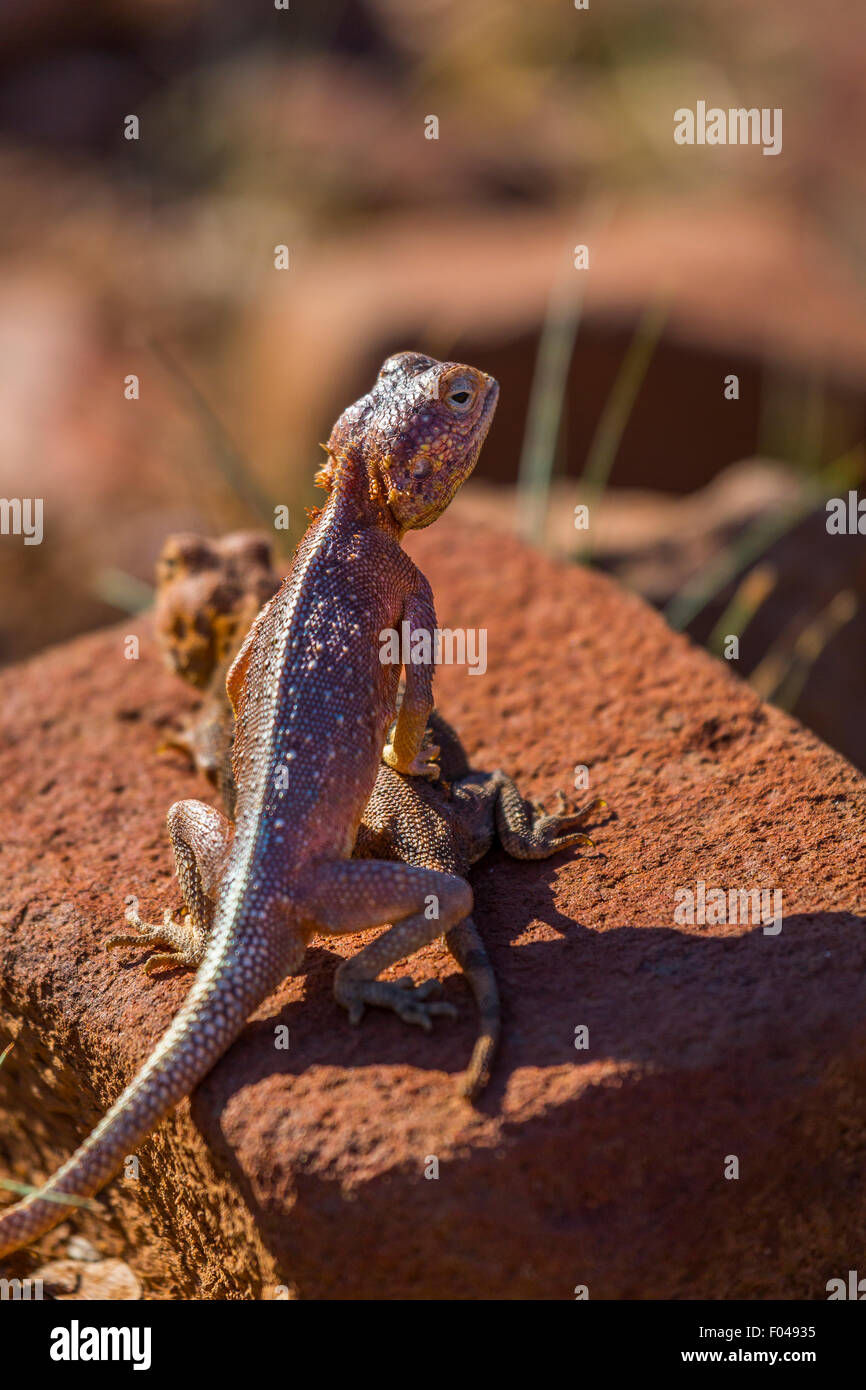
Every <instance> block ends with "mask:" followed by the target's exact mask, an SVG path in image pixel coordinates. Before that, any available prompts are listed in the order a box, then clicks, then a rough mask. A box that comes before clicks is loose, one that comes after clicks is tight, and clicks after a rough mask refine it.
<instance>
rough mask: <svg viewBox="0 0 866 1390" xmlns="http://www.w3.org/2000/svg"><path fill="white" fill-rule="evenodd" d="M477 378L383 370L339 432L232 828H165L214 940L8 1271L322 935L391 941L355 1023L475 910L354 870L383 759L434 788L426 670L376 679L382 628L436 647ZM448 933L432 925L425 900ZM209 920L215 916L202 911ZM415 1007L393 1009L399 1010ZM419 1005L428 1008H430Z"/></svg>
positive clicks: (283, 597)
mask: <svg viewBox="0 0 866 1390" xmlns="http://www.w3.org/2000/svg"><path fill="white" fill-rule="evenodd" d="M497 394H498V388H497V386H496V383H495V382H494V381H493V380H492V379H491V378H490V377H488V376H486V375H485V374H484V373H482V372H478V371H475V370H474V369H473V368H471V367H465V366H460V365H458V364H454V363H439V362H435V361H433V360H432V359H430V358H426V357H423V356H421V355H420V354H418V353H402V354H399V355H398V356H397V357H392V358H389V359H388V361H387V362H386V363H385V364H384V366H383V368H382V371H381V373H380V375H379V377H378V379H377V381H376V383H375V385H374V387H373V389H372V390H371V391H370V393H369V394H368V395H367V396H364V397H363V398H362V399H361V400H360V401H358V402H357V403H356V404H355V405H354V406H351V407H350V408H349V409H348V410H347V411H345V412H344V414H343V415H342V416H341V417H340V419H339V420H338V421H337V423H336V425H335V426H334V429H333V431H332V433H331V437H330V440H329V443H328V454H329V459H328V464H327V466H326V469H325V470H323V474H322V477H321V481H322V483H323V484H324V485H325V486H326V488H327V490H328V493H329V496H328V500H327V503H326V505H325V507H324V508H323V510H322V512H321V514H320V515H319V516H318V517H317V518H316V520H315V521H314V522H313V524H312V525H311V526H310V527H309V529H308V531H307V533H306V535H305V536H304V538H303V540H302V541H301V544H300V545H299V547H298V550H297V552H296V554H295V558H294V561H293V564H292V568H291V571H290V573H289V575H288V577H287V579H286V580H285V582H284V583H283V585H282V587H281V588H280V590H279V592H278V593H277V594H276V595H275V597H274V598H273V599H271V601H270V602H269V603H268V604H267V606H266V607H265V608H264V609H263V610H262V612H261V613H260V614H259V616H258V618H257V619H256V621H255V623H254V624H253V626H252V628H251V630H250V632H249V634H248V636H247V638H246V640H245V642H244V644H243V646H242V647H241V649H240V652H239V653H238V655H237V657H236V658H235V660H234V662H233V664H232V667H231V670H230V671H229V673H228V678H227V681H226V688H227V690H228V694H229V698H230V699H231V702H232V707H233V709H234V712H235V721H236V733H235V743H234V751H233V767H234V774H235V781H236V784H237V806H236V820H235V825H234V826H232V825H231V823H230V822H229V821H227V820H226V819H225V818H224V817H223V816H222V815H220V813H219V812H218V811H215V810H214V809H213V808H212V807H209V806H205V805H203V804H202V803H201V802H194V801H193V802H180V803H177V804H176V805H175V806H173V807H172V808H171V810H170V812H169V817H168V821H169V831H170V834H171V838H172V844H173V846H174V851H175V860H176V864H177V872H178V878H179V879H180V883H181V888H182V889H183V891H184V898H185V901H186V903H187V906H188V908H189V914H190V919H191V924H192V926H193V927H194V929H195V930H197V931H200V932H202V933H204V934H206V935H207V937H208V941H209V944H208V947H207V951H206V954H205V957H204V960H203V962H202V965H201V968H200V970H199V972H198V974H197V976H196V978H195V980H194V982H193V985H192V987H191V989H190V992H189V994H188V995H187V998H186V1000H185V1001H184V1004H183V1006H182V1008H181V1010H180V1012H179V1014H178V1015H177V1018H176V1019H175V1020H174V1023H173V1024H172V1025H171V1027H170V1028H169V1030H168V1032H167V1033H166V1034H165V1036H164V1037H163V1038H162V1039H161V1041H160V1043H159V1044H158V1045H157V1047H156V1049H155V1051H154V1052H153V1054H152V1055H151V1056H150V1058H149V1059H148V1061H147V1062H146V1063H145V1065H144V1066H143V1067H142V1069H141V1071H140V1072H139V1073H138V1075H137V1076H136V1077H135V1078H134V1080H133V1081H132V1082H131V1084H130V1085H129V1086H128V1087H127V1088H126V1090H125V1091H124V1092H123V1094H122V1095H121V1096H120V1098H119V1099H118V1100H117V1101H116V1102H115V1104H114V1106H112V1108H111V1110H110V1111H109V1112H108V1114H107V1115H106V1117H105V1119H104V1120H103V1121H102V1123H101V1124H100V1125H99V1126H98V1127H97V1129H96V1130H95V1131H94V1132H93V1134H92V1135H91V1136H90V1137H89V1138H88V1139H86V1140H85V1142H84V1143H83V1144H82V1145H81V1146H80V1148H79V1149H78V1150H77V1151H76V1153H75V1154H73V1156H72V1158H71V1159H69V1161H68V1162H67V1163H66V1164H64V1166H63V1167H62V1168H61V1169H60V1170H59V1171H58V1172H57V1173H56V1174H55V1175H54V1177H53V1178H51V1179H50V1180H49V1182H48V1183H47V1184H46V1185H45V1186H44V1187H43V1188H42V1189H40V1190H39V1191H37V1192H36V1193H34V1194H32V1195H30V1196H28V1197H26V1198H25V1199H24V1201H23V1202H20V1203H18V1204H16V1205H15V1206H14V1207H12V1208H10V1209H9V1210H7V1211H5V1212H4V1213H3V1215H2V1216H0V1256H3V1255H6V1254H8V1253H9V1252H10V1251H12V1250H14V1249H16V1248H17V1247H18V1246H20V1245H22V1244H25V1243H26V1242H27V1241H30V1240H33V1239H34V1238H35V1237H37V1236H39V1235H41V1234H42V1233H44V1232H45V1231H47V1230H50V1229H51V1227H52V1226H54V1225H56V1224H57V1223H58V1222H59V1221H60V1220H62V1219H63V1216H64V1214H65V1208H64V1206H63V1205H62V1204H61V1203H59V1202H57V1201H56V1200H50V1199H51V1198H56V1197H58V1196H62V1195H68V1196H73V1197H79V1198H81V1197H86V1196H90V1195H91V1194H92V1193H94V1192H95V1191H96V1190H97V1189H98V1188H100V1187H101V1186H102V1185H103V1184H104V1183H105V1182H106V1181H107V1180H108V1179H109V1178H110V1177H111V1176H112V1175H113V1174H114V1173H115V1172H116V1171H117V1170H118V1168H119V1167H120V1166H121V1164H122V1162H123V1159H124V1156H125V1155H126V1154H127V1153H129V1152H130V1151H131V1150H134V1149H135V1147H136V1146H137V1145H138V1144H139V1143H140V1142H141V1141H142V1139H143V1138H144V1137H145V1136H146V1135H147V1134H148V1132H149V1131H150V1130H151V1129H152V1128H153V1126H154V1125H155V1124H157V1123H158V1122H159V1120H160V1119H162V1118H163V1116H165V1115H166V1114H167V1113H168V1112H169V1111H170V1110H171V1109H173V1108H174V1106H175V1105H176V1104H177V1103H178V1101H179V1100H181V1099H182V1098H183V1097H184V1096H186V1095H188V1094H189V1092H190V1091H191V1090H192V1089H193V1088H194V1087H195V1086H196V1085H197V1084H198V1083H199V1082H200V1081H201V1080H202V1078H203V1077H204V1076H206V1075H207V1073H208V1072H209V1071H210V1069H211V1068H212V1067H213V1065H214V1063H215V1062H216V1061H217V1060H218V1059H219V1058H220V1057H221V1056H222V1054H223V1053H224V1052H225V1051H226V1049H227V1048H228V1047H229V1045H230V1044H231V1042H233V1040H234V1039H235V1038H236V1037H237V1035H238V1034H239V1033H240V1031H241V1030H242V1028H243V1026H244V1024H245V1022H246V1020H247V1018H248V1017H249V1015H250V1013H251V1012H252V1011H253V1010H254V1009H255V1008H257V1007H258V1006H259V1005H260V1004H261V1003H262V1002H263V1001H264V1000H265V999H267V997H268V996H269V995H270V994H271V993H272V992H273V990H274V989H275V988H276V987H277V985H278V984H279V983H280V981H281V980H282V979H283V978H284V977H285V976H286V975H287V974H290V973H294V972H295V971H297V970H298V969H299V968H300V966H301V963H302V960H303V956H304V951H305V948H306V944H307V942H308V940H309V938H310V937H311V936H312V934H313V933H314V932H322V933H325V934H327V933H333V934H342V933H345V932H353V931H358V930H361V929H363V928H365V927H371V926H379V925H382V924H384V923H388V922H391V923H393V924H394V925H393V926H392V927H391V929H390V931H388V932H387V933H385V935H384V936H383V937H380V938H379V939H378V940H377V941H375V942H374V943H373V945H372V946H368V947H367V948H366V949H365V950H363V951H361V952H360V953H359V954H358V955H357V956H356V957H354V958H353V959H351V960H347V961H345V962H344V963H343V965H342V966H341V967H340V970H339V972H338V980H337V986H336V987H337V989H338V993H339V997H340V999H341V1002H342V1003H343V1004H344V1005H345V1006H346V1007H347V1008H348V1010H349V1012H350V1016H351V1015H356V1016H357V1014H358V1013H359V1012H361V1013H362V1012H363V1009H364V1006H365V1004H367V1003H369V1002H375V1003H379V1004H382V1003H384V1002H386V995H387V992H388V990H389V986H387V985H384V984H381V983H379V982H377V981H376V979H375V977H376V975H377V974H378V973H379V972H380V971H381V970H382V969H383V968H385V967H386V966H387V965H389V964H391V963H392V962H393V961H396V960H400V959H402V958H403V957H404V956H406V955H408V954H410V953H411V952H412V951H415V950H417V949H418V948H419V947H420V946H421V945H423V944H425V943H426V942H428V941H430V940H431V939H432V938H433V937H435V936H436V935H438V934H439V933H440V932H442V931H445V932H447V931H448V930H450V928H451V927H452V926H454V925H456V924H457V923H458V922H459V921H461V920H462V919H463V918H464V917H466V916H468V914H469V913H470V912H471V909H472V894H471V891H470V890H469V888H468V885H467V884H466V883H465V882H464V881H463V880H461V879H459V878H455V877H453V876H451V875H448V874H443V873H439V872H436V871H433V870H425V869H419V868H416V867H414V866H411V865H407V864H397V863H393V862H389V861H383V860H366V861H358V860H355V861H353V860H350V859H349V855H350V854H351V851H352V848H353V846H354V843H355V837H356V834H357V831H358V826H359V824H360V820H361V815H362V812H363V810H364V807H365V805H366V803H367V801H368V800H369V797H370V793H371V792H372V790H373V785H374V783H375V780H376V774H377V771H378V768H379V763H380V758H381V757H382V756H386V757H387V761H388V763H389V765H390V766H392V767H394V768H396V770H397V771H399V772H402V773H410V774H415V775H418V774H420V775H427V774H429V773H430V771H431V766H430V754H429V750H428V751H422V740H423V736H424V730H425V728H426V725H427V719H428V716H429V714H430V711H431V708H432V670H431V669H430V668H429V667H427V666H416V665H411V666H410V667H409V668H408V670H407V671H406V694H405V697H404V699H403V703H402V705H401V708H400V713H399V716H398V718H397V720H396V723H395V725H394V733H393V737H392V741H391V743H390V744H389V745H388V747H387V749H386V752H385V754H384V755H383V753H382V745H383V742H384V740H385V736H386V733H387V731H388V729H389V726H390V725H391V722H392V720H393V718H394V712H395V709H396V700H397V687H398V681H399V674H400V672H399V669H398V668H397V667H395V666H389V665H383V664H382V662H381V661H380V659H379V649H380V638H379V634H380V633H381V631H382V630H383V629H384V628H397V629H399V626H400V623H401V622H403V621H405V622H408V623H409V625H410V629H415V628H419V627H420V628H426V629H428V630H430V631H432V629H433V628H434V627H435V613H434V609H433V600H432V595H431V593H430V587H429V585H428V584H427V581H426V580H425V579H424V577H423V575H421V573H420V572H419V571H418V570H417V568H416V567H415V566H414V565H413V564H412V562H411V561H410V560H409V558H408V556H407V555H406V553H405V551H404V550H403V549H402V547H401V545H400V541H401V539H402V536H403V535H404V534H405V532H406V531H407V530H409V529H411V528H417V527H423V526H428V525H430V523H431V522H433V521H435V520H436V518H437V516H439V515H440V514H441V512H442V511H443V510H444V509H445V507H446V506H447V505H448V503H449V502H450V501H451V499H452V497H453V496H454V494H455V492H456V491H457V489H458V488H459V487H460V485H461V484H462V483H463V482H464V481H465V479H466V478H467V477H468V476H469V474H470V473H471V471H472V469H473V468H474V466H475V462H476V460H477V457H478V453H479V450H480V448H481V445H482V443H483V440H484V437H485V435H486V433H487V429H488V426H489V424H490V419H491V417H492V414H493V411H494V409H495V405H496V397H497ZM431 894H433V895H435V896H436V898H437V900H438V902H439V911H440V918H439V921H438V922H434V923H431V922H430V921H429V920H427V918H426V915H425V911H424V907H425V900H426V899H427V898H428V897H429V895H431ZM211 903H215V906H214V907H213V909H212V911H211V909H210V908H209V904H211ZM403 993H404V992H403V991H402V990H399V989H395V990H394V997H395V1007H396V996H397V995H402V994H403ZM420 1003H421V1001H419V1004H420Z"/></svg>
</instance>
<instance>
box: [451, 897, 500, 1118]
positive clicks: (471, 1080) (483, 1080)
mask: <svg viewBox="0 0 866 1390" xmlns="http://www.w3.org/2000/svg"><path fill="white" fill-rule="evenodd" d="M445 943H446V945H447V946H448V949H449V950H450V952H451V954H452V956H453V957H454V959H455V960H456V961H457V964H458V965H459V966H460V967H461V969H462V970H463V973H464V975H465V976H466V979H467V981H468V982H469V986H470V988H471V990H472V993H473V994H474V995H475V1003H476V1004H477V1006H478V1015H479V1019H478V1022H479V1029H478V1037H477V1038H476V1040H475V1046H474V1048H473V1049H472V1057H471V1058H470V1061H469V1066H468V1067H467V1068H466V1070H465V1072H464V1073H463V1076H462V1078H461V1082H460V1092H461V1094H462V1095H464V1096H466V1098H467V1100H475V1099H476V1098H477V1096H478V1095H480V1093H481V1092H482V1091H483V1090H484V1087H485V1086H486V1085H487V1083H488V1081H489V1080H490V1070H491V1067H492V1066H493V1058H494V1057H495V1055H496V1049H497V1047H498V1046H499V1036H500V1033H501V1030H502V1015H501V1009H500V1004H499V990H498V988H497V985H496V976H495V975H494V973H493V966H492V965H491V963H490V957H489V956H488V954H487V948H486V946H485V945H484V942H483V940H482V938H481V933H480V932H479V930H478V928H477V927H476V925H475V922H474V920H473V919H472V918H471V917H464V919H463V921H462V922H459V923H458V924H457V926H456V927H452V928H451V931H450V932H449V933H448V935H447V936H446V937H445Z"/></svg>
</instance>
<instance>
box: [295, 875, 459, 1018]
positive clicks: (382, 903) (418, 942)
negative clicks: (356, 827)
mask: <svg viewBox="0 0 866 1390" xmlns="http://www.w3.org/2000/svg"><path fill="white" fill-rule="evenodd" d="M296 905H297V906H298V908H299V909H300V910H301V911H303V912H304V914H305V915H309V917H310V918H312V919H313V920H314V921H315V923H316V926H317V927H318V929H319V930H320V931H322V932H324V933H326V934H329V935H334V936H342V935H343V934H345V933H347V932H356V931H363V930H364V929H365V928H367V927H376V926H381V925H382V924H383V923H385V922H392V923H393V926H391V927H390V929H389V930H388V931H386V932H385V933H384V935H382V936H380V937H379V938H378V939H377V940H376V941H373V942H371V943H370V945H369V946H365V947H364V949H363V951H360V952H359V953H358V955H357V956H353V957H352V958H351V959H350V960H346V961H343V963H342V965H341V966H340V968H339V969H338V971H337V975H336V978H335V980H334V994H335V996H336V998H337V1001H338V1003H340V1004H342V1006H343V1008H344V1009H346V1010H348V1014H349V1019H350V1021H351V1022H352V1023H359V1022H360V1021H361V1018H362V1017H363V1014H364V1008H365V1006H366V1005H368V1004H375V1005H378V1006H379V1007H380V1008H385V1009H393V1010H394V1011H395V1013H397V1014H399V1016H400V1018H402V1019H403V1020H404V1022H406V1023H417V1024H419V1025H420V1026H421V1027H422V1028H426V1029H428V1030H429V1029H430V1028H431V1027H432V1019H433V1016H434V1015H436V1014H447V1015H449V1016H450V1017H452V1018H453V1017H455V1016H456V1010H455V1009H454V1007H453V1005H451V1004H446V1003H438V1002H430V1000H429V996H430V995H431V994H432V993H434V992H436V991H437V990H438V989H439V984H438V981H434V980H429V981H427V983H426V984H423V985H419V986H417V987H416V986H415V985H413V983H412V981H411V980H400V981H394V982H393V983H392V982H390V981H383V980H377V978H376V976H377V975H379V974H380V973H381V971H383V970H386V969H387V968H388V966H390V965H394V964H396V962H397V961H399V960H403V959H404V958H405V957H406V956H410V955H412V954H413V953H414V952H415V951H418V950H420V949H421V947H422V946H427V945H429V943H430V942H431V941H435V940H436V938H437V937H439V936H441V935H442V934H443V933H447V932H449V931H450V930H451V929H452V927H455V926H456V925H457V923H458V922H460V921H462V920H463V918H464V917H468V915H469V913H470V912H471V911H472V889H471V888H470V887H469V884H468V883H467V882H466V881H465V880H464V879H462V878H457V877H456V875H454V874H443V873H440V872H439V871H438V870H436V869H421V868H416V867H415V866H414V865H411V864H395V863H392V862H390V861H386V860H382V859H366V860H339V861H337V862H335V863H330V864H324V865H322V864H320V865H318V866H317V868H316V879H315V884H314V886H313V887H312V888H311V891H310V894H309V897H307V898H305V899H304V900H303V901H301V902H299V903H297V904H296Z"/></svg>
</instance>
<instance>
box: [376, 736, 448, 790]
mask: <svg viewBox="0 0 866 1390" xmlns="http://www.w3.org/2000/svg"><path fill="white" fill-rule="evenodd" d="M438 757H439V748H438V746H437V745H436V744H435V743H425V744H423V746H422V747H421V748H420V749H419V751H418V752H417V753H416V754H415V757H414V758H413V759H412V761H411V763H410V764H409V766H408V767H401V766H400V761H399V759H398V757H397V754H396V753H395V751H394V745H393V743H386V745H385V747H384V749H383V750H382V761H383V763H386V764H387V766H388V767H392V768H393V769H394V771H395V772H400V773H402V774H403V776H404V777H426V778H427V780H428V781H429V782H437V781H438V780H439V763H438V761H437V759H438Z"/></svg>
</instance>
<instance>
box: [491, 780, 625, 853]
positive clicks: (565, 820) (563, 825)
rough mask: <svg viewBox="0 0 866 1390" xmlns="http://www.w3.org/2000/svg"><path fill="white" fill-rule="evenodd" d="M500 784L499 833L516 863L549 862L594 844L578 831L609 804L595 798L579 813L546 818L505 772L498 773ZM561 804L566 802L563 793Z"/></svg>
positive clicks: (547, 816)
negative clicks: (552, 857) (575, 847)
mask: <svg viewBox="0 0 866 1390" xmlns="http://www.w3.org/2000/svg"><path fill="white" fill-rule="evenodd" d="M492 780H494V781H495V784H496V790H497V795H496V830H497V833H498V835H499V839H500V842H501V844H502V848H503V849H504V850H505V851H506V852H507V853H508V854H510V855H511V856H512V858H514V859H546V858H548V856H549V855H551V854H555V853H556V852H557V851H558V850H561V849H569V848H570V847H571V846H572V845H588V846H590V848H591V847H592V844H593V842H592V840H591V839H590V838H589V836H588V835H585V834H584V833H583V832H582V831H580V830H578V829H577V827H578V826H579V825H582V824H583V823H584V821H586V820H587V818H588V817H589V816H590V815H591V814H592V812H593V811H597V810H599V809H600V808H601V807H603V806H605V805H606V804H607V803H606V802H604V801H603V800H602V799H601V798H600V797H594V798H593V800H592V801H588V802H587V803H586V805H585V806H581V808H580V809H579V810H578V811H574V812H571V813H568V812H559V813H557V814H556V815H552V816H551V815H546V814H545V813H544V811H542V810H540V809H539V808H537V807H534V806H532V805H530V803H529V802H527V801H525V800H524V799H523V797H522V796H521V795H520V792H519V791H518V789H517V787H516V785H515V783H514V782H512V780H511V778H510V777H506V775H505V773H504V772H494V773H493V774H492ZM560 803H561V804H562V803H564V798H563V796H562V793H561V792H560Z"/></svg>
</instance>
